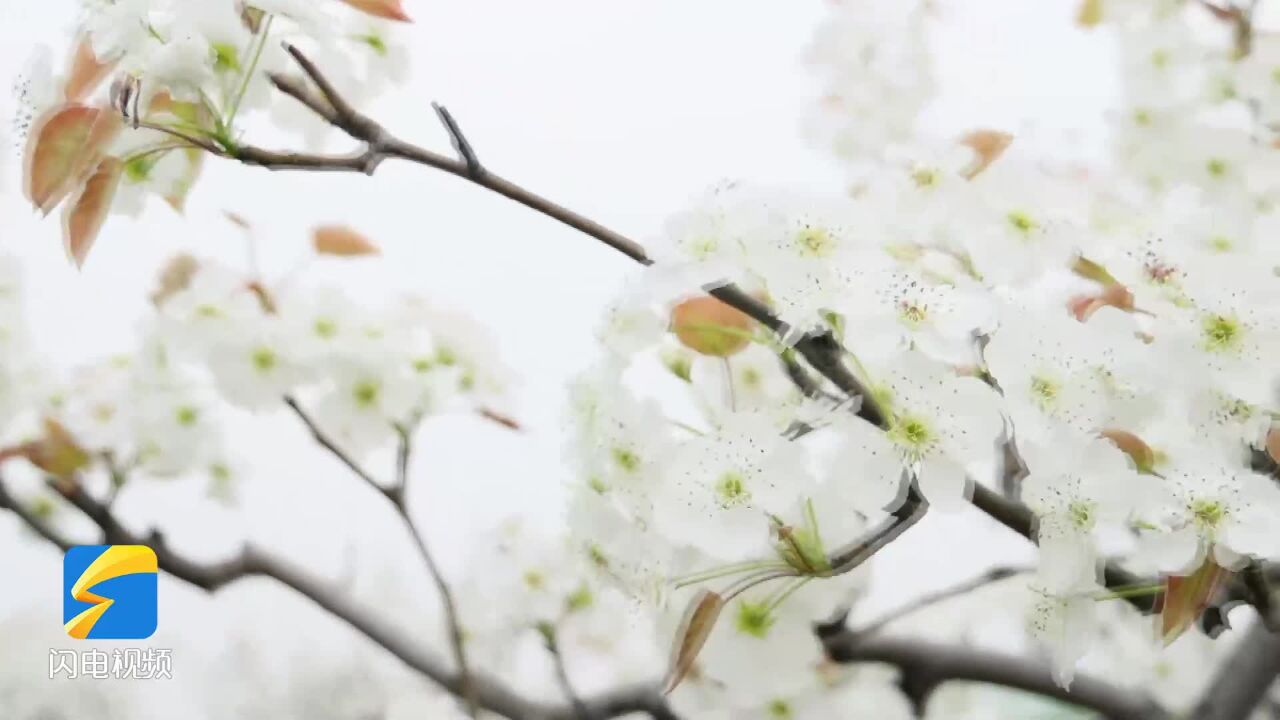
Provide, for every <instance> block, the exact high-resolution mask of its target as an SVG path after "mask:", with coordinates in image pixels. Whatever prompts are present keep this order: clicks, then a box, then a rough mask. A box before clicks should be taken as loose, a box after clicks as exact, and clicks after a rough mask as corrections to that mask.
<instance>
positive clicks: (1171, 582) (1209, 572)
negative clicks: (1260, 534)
mask: <svg viewBox="0 0 1280 720" xmlns="http://www.w3.org/2000/svg"><path fill="white" fill-rule="evenodd" d="M1209 552H1210V554H1209V557H1207V558H1205V561H1204V563H1203V564H1201V565H1200V567H1199V568H1198V569H1197V570H1196V571H1195V572H1193V573H1191V574H1190V575H1187V576H1176V575H1171V576H1169V577H1167V578H1165V581H1164V596H1163V599H1162V603H1161V608H1160V637H1161V639H1163V640H1164V644H1165V645H1166V646H1168V645H1169V644H1170V643H1172V642H1173V641H1174V640H1177V639H1178V637H1179V636H1181V635H1182V633H1184V632H1186V631H1187V628H1189V627H1191V626H1192V625H1193V624H1195V622H1196V620H1198V619H1199V618H1200V614H1201V613H1203V612H1204V611H1205V608H1207V607H1208V606H1209V601H1210V600H1212V599H1213V595H1214V593H1216V592H1217V590H1218V588H1220V587H1222V584H1223V583H1224V582H1226V580H1227V579H1228V578H1229V577H1231V571H1230V570H1227V569H1226V568H1224V567H1222V566H1220V565H1218V564H1217V563H1215V562H1214V561H1213V548H1210V549H1209Z"/></svg>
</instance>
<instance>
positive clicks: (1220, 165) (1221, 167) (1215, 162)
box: [1204, 158, 1231, 178]
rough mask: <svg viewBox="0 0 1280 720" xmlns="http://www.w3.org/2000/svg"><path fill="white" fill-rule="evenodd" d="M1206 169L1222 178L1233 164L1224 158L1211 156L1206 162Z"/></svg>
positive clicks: (1214, 175)
mask: <svg viewBox="0 0 1280 720" xmlns="http://www.w3.org/2000/svg"><path fill="white" fill-rule="evenodd" d="M1204 169H1205V170H1207V171H1209V174H1210V175H1212V176H1213V177H1215V178H1220V177H1222V176H1223V175H1226V174H1227V170H1229V169H1231V165H1230V164H1228V163H1227V161H1226V160H1223V159H1222V158H1209V161H1208V162H1206V163H1205V164H1204Z"/></svg>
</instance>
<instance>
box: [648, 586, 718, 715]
mask: <svg viewBox="0 0 1280 720" xmlns="http://www.w3.org/2000/svg"><path fill="white" fill-rule="evenodd" d="M722 610H724V598H722V597H720V595H719V594H718V593H715V592H712V591H711V590H706V589H703V590H700V591H699V592H698V594H697V595H695V596H694V597H693V600H691V601H690V602H689V607H688V609H686V610H685V613H684V619H683V620H681V621H680V626H679V627H678V628H677V629H676V636H675V638H674V640H673V641H672V643H671V662H670V665H669V666H668V668H667V677H666V679H665V680H663V682H662V688H663V689H662V693H663V694H664V695H665V694H668V693H670V692H671V691H672V690H675V689H676V686H678V685H679V684H680V681H682V680H684V678H685V676H686V675H688V674H689V671H690V670H691V669H692V668H693V663H694V661H696V660H697V659H698V653H699V652H701V651H702V646H704V645H706V644H707V638H709V637H711V631H712V630H714V629H715V626H716V620H717V619H719V617H720V612H721V611H722Z"/></svg>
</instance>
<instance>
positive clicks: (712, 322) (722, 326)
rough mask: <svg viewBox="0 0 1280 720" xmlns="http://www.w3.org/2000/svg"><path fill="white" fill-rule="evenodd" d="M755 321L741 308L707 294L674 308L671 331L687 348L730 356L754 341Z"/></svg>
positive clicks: (717, 355) (715, 355)
mask: <svg viewBox="0 0 1280 720" xmlns="http://www.w3.org/2000/svg"><path fill="white" fill-rule="evenodd" d="M754 325H755V321H753V320H752V319H751V318H749V317H747V315H746V314H745V313H743V312H742V311H741V310H738V309H737V308H734V307H731V306H729V305H727V304H726V303H724V302H721V301H720V300H719V299H717V298H714V297H711V296H710V295H704V296H702V297H695V298H691V299H689V300H685V301H684V302H682V303H680V304H679V305H676V306H675V309H674V310H672V311H671V332H673V333H675V335H676V338H678V339H679V340H680V343H681V344H682V345H684V346H685V347H687V348H689V349H690V350H693V351H694V352H697V353H700V354H702V355H710V356H712V357H729V356H730V355H734V354H736V353H738V352H741V351H742V350H743V349H745V348H746V347H747V345H750V344H751V332H752V329H753V327H754Z"/></svg>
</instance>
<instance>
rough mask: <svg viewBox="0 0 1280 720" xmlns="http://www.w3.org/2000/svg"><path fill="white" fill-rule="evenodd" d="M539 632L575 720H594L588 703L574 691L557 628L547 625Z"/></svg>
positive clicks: (542, 626)
mask: <svg viewBox="0 0 1280 720" xmlns="http://www.w3.org/2000/svg"><path fill="white" fill-rule="evenodd" d="M538 630H539V631H540V632H541V633H542V639H543V641H544V643H545V644H546V646H547V654H548V655H550V656H551V664H552V666H553V668H554V669H555V675H556V682H557V683H558V684H559V685H560V691H561V692H562V693H564V697H565V699H566V700H568V701H569V705H570V706H571V707H572V708H573V712H574V717H575V720H594V718H593V717H592V715H591V711H590V710H589V709H588V708H587V705H586V703H584V702H582V698H580V697H578V692H577V691H576V690H574V689H573V681H572V680H570V679H569V671H568V669H567V668H566V667H565V664H564V653H562V652H561V651H560V639H559V637H558V635H557V632H556V627H555V626H554V625H552V624H551V623H546V624H544V625H540V626H539V627H538Z"/></svg>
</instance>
